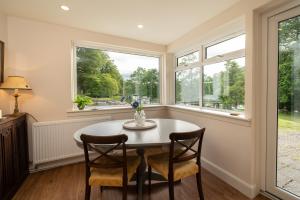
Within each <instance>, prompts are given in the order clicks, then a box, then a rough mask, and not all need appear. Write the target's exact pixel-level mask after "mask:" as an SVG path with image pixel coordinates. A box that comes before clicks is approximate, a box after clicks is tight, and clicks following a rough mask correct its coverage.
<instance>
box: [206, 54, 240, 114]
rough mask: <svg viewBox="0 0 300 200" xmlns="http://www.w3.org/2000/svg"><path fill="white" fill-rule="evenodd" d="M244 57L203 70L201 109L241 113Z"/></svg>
mask: <svg viewBox="0 0 300 200" xmlns="http://www.w3.org/2000/svg"><path fill="white" fill-rule="evenodd" d="M244 94H245V57H243V58H239V59H235V60H229V61H226V62H220V63H215V64H211V65H206V66H204V68H203V101H202V104H203V107H207V108H214V109H224V110H234V111H243V110H244Z"/></svg>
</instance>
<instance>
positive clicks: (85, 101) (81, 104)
mask: <svg viewBox="0 0 300 200" xmlns="http://www.w3.org/2000/svg"><path fill="white" fill-rule="evenodd" d="M74 103H76V104H77V108H78V109H79V110H83V109H84V108H85V106H86V105H90V104H92V103H93V100H92V98H91V97H88V96H83V95H78V96H76V98H75V99H74Z"/></svg>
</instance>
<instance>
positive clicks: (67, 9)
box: [60, 5, 70, 11]
mask: <svg viewBox="0 0 300 200" xmlns="http://www.w3.org/2000/svg"><path fill="white" fill-rule="evenodd" d="M60 8H61V9H62V10H64V11H69V10H70V8H69V6H66V5H61V6H60Z"/></svg>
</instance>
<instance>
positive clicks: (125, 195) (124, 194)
mask: <svg viewBox="0 0 300 200" xmlns="http://www.w3.org/2000/svg"><path fill="white" fill-rule="evenodd" d="M123 200H127V185H126V186H123Z"/></svg>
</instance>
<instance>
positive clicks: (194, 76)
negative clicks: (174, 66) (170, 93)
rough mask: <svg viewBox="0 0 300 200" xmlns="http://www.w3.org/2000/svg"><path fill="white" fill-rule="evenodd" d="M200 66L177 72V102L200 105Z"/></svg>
mask: <svg viewBox="0 0 300 200" xmlns="http://www.w3.org/2000/svg"><path fill="white" fill-rule="evenodd" d="M199 92H200V68H199V67H196V68H192V69H187V70H181V71H177V72H176V104H184V105H192V106H199V97H200V95H199Z"/></svg>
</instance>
